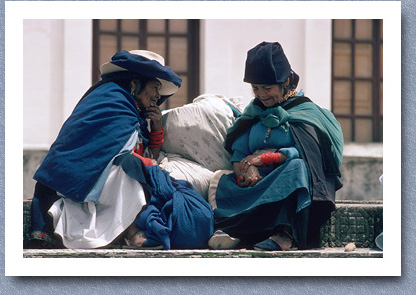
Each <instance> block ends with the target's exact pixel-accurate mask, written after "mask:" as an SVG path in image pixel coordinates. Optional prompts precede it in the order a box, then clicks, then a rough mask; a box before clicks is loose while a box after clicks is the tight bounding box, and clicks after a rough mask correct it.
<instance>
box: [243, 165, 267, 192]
mask: <svg viewBox="0 0 416 295" xmlns="http://www.w3.org/2000/svg"><path fill="white" fill-rule="evenodd" d="M261 179H262V177H261V175H260V173H259V170H258V169H257V167H255V166H250V167H249V168H248V170H247V172H245V173H242V174H241V175H240V176H238V178H237V184H238V186H239V187H248V186H254V185H256V184H257V183H258V182H259V181H260V180H261Z"/></svg>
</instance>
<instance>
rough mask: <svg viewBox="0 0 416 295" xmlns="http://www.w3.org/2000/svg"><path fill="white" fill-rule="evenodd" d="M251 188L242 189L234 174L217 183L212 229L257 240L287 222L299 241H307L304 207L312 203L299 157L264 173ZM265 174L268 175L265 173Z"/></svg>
mask: <svg viewBox="0 0 416 295" xmlns="http://www.w3.org/2000/svg"><path fill="white" fill-rule="evenodd" d="M261 174H262V176H263V179H262V180H261V181H260V182H258V183H257V184H256V185H255V186H253V187H247V188H241V187H239V186H238V185H237V182H236V176H235V174H234V173H232V174H228V175H223V176H222V177H221V179H220V181H219V183H218V188H217V193H216V202H217V208H216V209H215V210H214V218H215V228H216V229H221V230H223V231H225V232H227V233H228V234H230V235H231V236H234V237H238V238H241V239H243V240H247V241H250V242H251V243H256V242H258V241H261V240H264V239H266V238H267V237H269V236H270V235H272V234H273V232H274V231H275V229H276V227H278V226H279V225H289V226H290V227H291V228H292V231H293V235H294V238H295V240H296V242H298V243H299V244H304V243H305V240H306V231H307V220H308V216H307V214H305V213H307V211H308V210H305V209H307V208H308V207H309V206H310V204H311V197H310V193H309V180H308V171H307V168H306V165H305V162H304V161H303V160H302V159H292V160H290V161H287V162H285V163H284V164H283V165H281V166H279V167H277V168H275V169H274V170H272V171H271V172H269V173H268V174H267V172H265V171H262V172H261ZM266 174H267V175H266Z"/></svg>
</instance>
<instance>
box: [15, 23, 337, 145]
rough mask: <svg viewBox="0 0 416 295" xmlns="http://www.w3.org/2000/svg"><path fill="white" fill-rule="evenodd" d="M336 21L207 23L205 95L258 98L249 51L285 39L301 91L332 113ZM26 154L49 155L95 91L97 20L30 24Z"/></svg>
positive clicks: (203, 36) (26, 53) (25, 82)
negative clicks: (248, 69)
mask: <svg viewBox="0 0 416 295" xmlns="http://www.w3.org/2000/svg"><path fill="white" fill-rule="evenodd" d="M330 29H331V21H330V20H202V21H201V51H202V52H201V93H213V94H222V95H225V96H229V97H232V96H242V97H243V98H244V99H245V101H246V103H248V102H249V101H250V100H251V99H252V92H251V87H250V85H249V84H247V83H244V82H243V76H244V64H245V59H246V55H247V51H248V50H249V49H251V48H252V47H254V46H255V45H257V44H258V43H260V42H262V41H279V42H280V43H281V44H282V46H283V48H284V51H285V53H286V55H287V57H288V59H289V61H290V63H291V65H292V68H293V69H294V70H295V71H296V72H297V73H298V74H299V75H300V77H301V79H300V83H299V87H298V89H303V90H304V91H305V94H306V95H307V96H309V97H310V98H312V99H313V100H314V101H315V102H316V103H317V104H319V105H321V106H323V107H326V108H330V65H331V31H330ZM23 58H24V77H23V90H24V110H23V115H24V139H23V141H24V143H23V148H24V149H48V148H49V146H50V145H51V144H52V142H53V141H54V140H55V138H56V136H57V134H58V132H59V130H60V128H61V126H62V124H63V122H64V121H65V119H66V118H67V117H68V116H69V115H70V113H71V112H72V109H73V108H74V106H75V105H76V103H77V102H78V100H79V99H80V97H81V96H82V95H83V93H84V92H85V91H86V90H87V89H88V88H89V87H90V86H91V71H92V68H91V67H92V21H91V20H25V21H24V56H23Z"/></svg>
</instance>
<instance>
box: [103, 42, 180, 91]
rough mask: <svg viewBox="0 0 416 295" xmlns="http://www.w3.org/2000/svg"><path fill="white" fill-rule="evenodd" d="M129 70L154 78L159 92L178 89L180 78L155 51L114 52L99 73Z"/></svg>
mask: <svg viewBox="0 0 416 295" xmlns="http://www.w3.org/2000/svg"><path fill="white" fill-rule="evenodd" d="M121 71H130V72H134V73H137V74H139V75H141V76H145V77H148V78H156V79H157V80H158V81H159V82H160V84H161V87H160V90H159V93H160V95H162V96H169V95H172V94H174V93H175V92H176V91H178V90H179V87H180V86H181V83H182V79H181V78H180V77H179V76H178V75H176V74H175V73H174V72H173V70H172V69H171V68H170V67H168V66H165V60H164V58H163V57H162V56H160V55H159V54H157V53H154V52H152V51H148V50H131V51H125V50H124V51H121V52H119V53H116V54H115V55H114V56H113V57H112V59H111V61H110V62H106V63H104V64H102V65H101V67H100V72H101V75H106V74H110V73H114V72H121Z"/></svg>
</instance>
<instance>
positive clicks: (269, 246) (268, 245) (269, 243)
mask: <svg viewBox="0 0 416 295" xmlns="http://www.w3.org/2000/svg"><path fill="white" fill-rule="evenodd" d="M254 250H259V251H283V250H282V248H280V245H279V244H278V243H276V242H275V241H273V240H272V239H270V238H268V239H265V240H264V241H263V242H260V243H257V244H255V245H254Z"/></svg>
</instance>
